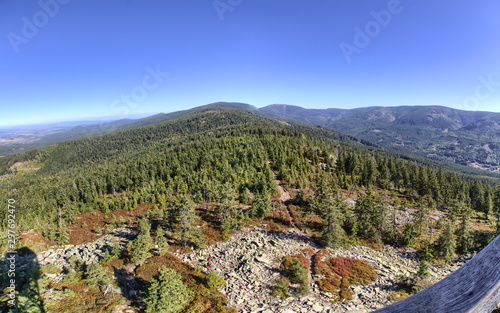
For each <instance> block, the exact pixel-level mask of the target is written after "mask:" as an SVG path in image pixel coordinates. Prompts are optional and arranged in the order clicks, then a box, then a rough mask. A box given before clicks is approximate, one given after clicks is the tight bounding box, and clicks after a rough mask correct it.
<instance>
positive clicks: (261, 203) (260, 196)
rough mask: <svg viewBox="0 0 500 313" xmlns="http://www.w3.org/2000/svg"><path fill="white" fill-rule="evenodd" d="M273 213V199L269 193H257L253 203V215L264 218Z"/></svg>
mask: <svg viewBox="0 0 500 313" xmlns="http://www.w3.org/2000/svg"><path fill="white" fill-rule="evenodd" d="M269 212H271V198H270V197H269V195H268V194H267V193H264V192H263V193H257V194H256V195H255V199H254V200H253V203H252V215H254V216H259V217H262V218H264V217H265V216H267V214H269Z"/></svg>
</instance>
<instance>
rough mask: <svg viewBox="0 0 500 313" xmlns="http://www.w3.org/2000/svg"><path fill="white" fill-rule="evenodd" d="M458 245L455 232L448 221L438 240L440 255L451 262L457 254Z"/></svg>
mask: <svg viewBox="0 0 500 313" xmlns="http://www.w3.org/2000/svg"><path fill="white" fill-rule="evenodd" d="M456 246H457V243H456V239H455V234H453V230H452V228H451V223H450V222H448V223H446V226H445V229H444V230H443V233H442V234H441V235H440V236H439V238H438V240H437V250H438V252H439V255H440V256H441V257H442V258H443V259H445V260H446V262H448V263H449V262H450V261H451V259H452V257H453V256H454V255H455V250H456Z"/></svg>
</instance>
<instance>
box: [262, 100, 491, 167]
mask: <svg viewBox="0 0 500 313" xmlns="http://www.w3.org/2000/svg"><path fill="white" fill-rule="evenodd" d="M259 111H260V112H262V113H264V114H266V115H268V116H270V117H274V118H278V119H283V120H288V121H294V122H298V123H303V124H309V125H321V126H325V127H328V128H331V129H334V130H336V131H339V132H342V133H345V134H348V135H352V136H355V137H358V138H362V139H365V140H369V141H372V142H374V143H377V144H380V145H381V146H383V147H385V148H387V149H392V150H398V151H403V152H407V153H412V154H416V155H420V156H424V157H428V158H431V159H435V160H439V161H446V162H450V163H455V164H460V165H467V166H473V167H478V168H482V169H485V170H489V171H494V172H500V113H493V112H482V111H476V112H470V111H462V110H456V109H451V108H447V107H442V106H399V107H367V108H357V109H305V108H302V107H298V106H289V105H282V104H278V105H276V104H275V105H270V106H267V107H264V108H261V109H259Z"/></svg>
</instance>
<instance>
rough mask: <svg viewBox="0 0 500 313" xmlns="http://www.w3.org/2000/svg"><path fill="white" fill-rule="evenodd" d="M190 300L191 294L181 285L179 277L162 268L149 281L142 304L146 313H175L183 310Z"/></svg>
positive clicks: (175, 273)
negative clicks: (144, 304)
mask: <svg viewBox="0 0 500 313" xmlns="http://www.w3.org/2000/svg"><path fill="white" fill-rule="evenodd" d="M191 299H192V292H191V291H190V290H189V289H188V288H187V287H186V286H185V285H184V284H183V283H182V280H181V275H179V274H178V273H177V272H176V271H174V270H173V269H171V268H167V267H165V266H162V267H161V269H160V271H159V273H158V275H156V276H155V277H153V279H152V280H151V283H150V285H149V287H148V289H147V291H146V294H145V297H144V302H145V303H146V312H148V313H149V312H151V313H152V312H154V313H176V312H179V311H181V310H182V309H184V308H185V307H186V305H187V304H188V303H189V302H190V301H191Z"/></svg>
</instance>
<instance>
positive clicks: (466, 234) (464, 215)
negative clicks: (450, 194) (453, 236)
mask: <svg viewBox="0 0 500 313" xmlns="http://www.w3.org/2000/svg"><path fill="white" fill-rule="evenodd" d="M459 212H460V215H461V221H460V228H459V229H458V230H457V248H458V251H460V252H461V253H462V254H466V253H469V252H470V251H471V249H472V246H473V244H474V238H473V237H472V233H471V225H470V214H471V210H470V209H469V208H468V207H467V206H466V205H465V204H463V203H459Z"/></svg>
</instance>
